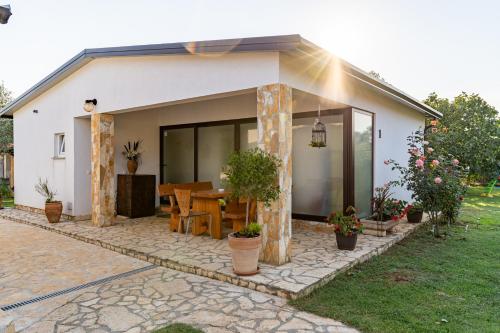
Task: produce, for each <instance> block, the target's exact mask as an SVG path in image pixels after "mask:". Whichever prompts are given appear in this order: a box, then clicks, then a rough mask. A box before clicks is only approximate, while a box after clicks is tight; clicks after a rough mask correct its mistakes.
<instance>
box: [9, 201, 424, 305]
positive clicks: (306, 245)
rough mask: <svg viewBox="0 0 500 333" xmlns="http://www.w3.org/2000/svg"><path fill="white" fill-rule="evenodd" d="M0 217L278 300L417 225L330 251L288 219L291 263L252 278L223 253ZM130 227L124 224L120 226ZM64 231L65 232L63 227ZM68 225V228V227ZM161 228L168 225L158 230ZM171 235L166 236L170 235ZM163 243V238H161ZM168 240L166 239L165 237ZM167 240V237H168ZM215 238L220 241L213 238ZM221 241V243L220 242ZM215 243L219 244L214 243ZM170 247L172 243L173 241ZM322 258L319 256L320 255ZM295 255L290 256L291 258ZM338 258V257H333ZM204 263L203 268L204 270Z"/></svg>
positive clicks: (329, 241)
mask: <svg viewBox="0 0 500 333" xmlns="http://www.w3.org/2000/svg"><path fill="white" fill-rule="evenodd" d="M0 217H3V218H5V219H9V220H11V221H15V222H20V223H25V224H28V225H33V226H37V227H40V228H43V229H46V230H49V231H53V232H56V233H60V234H63V235H66V236H69V237H72V238H75V239H78V240H81V241H84V242H87V243H90V244H94V245H98V246H101V247H103V248H106V249H110V250H112V251H115V252H118V253H122V254H125V255H128V256H131V257H134V258H137V259H141V260H143V261H147V262H150V263H153V264H155V265H159V266H163V267H167V268H171V269H175V270H177V271H182V272H187V273H192V274H196V275H200V276H205V277H208V278H212V279H216V280H220V281H223V282H228V283H231V284H234V285H237V286H241V287H245V288H249V289H252V290H257V291H260V292H265V293H268V294H271V295H277V296H280V297H284V298H292V299H295V298H297V297H300V296H303V295H307V294H308V293H310V292H311V291H313V290H314V289H316V288H318V287H320V286H322V285H324V284H325V283H327V282H329V281H331V280H332V279H333V278H335V276H336V275H337V274H339V273H341V272H344V271H346V270H348V269H349V268H351V267H352V266H354V265H356V264H358V263H360V262H364V261H366V260H368V259H369V258H371V257H373V256H375V255H379V254H381V253H383V252H385V251H386V250H387V249H388V248H389V247H391V246H392V245H394V244H395V243H397V242H399V241H401V240H402V239H404V238H405V237H406V236H407V235H408V234H410V233H411V232H413V231H414V230H415V229H416V228H417V227H418V225H412V224H408V223H402V224H401V225H400V226H399V229H400V230H399V231H398V232H397V233H395V234H392V235H390V236H388V237H383V238H378V237H375V236H362V237H360V240H359V244H360V245H359V246H358V248H359V249H357V250H356V251H353V252H349V251H338V250H336V249H335V241H334V238H335V237H331V235H330V236H328V234H327V233H326V232H328V230H322V232H321V233H318V232H317V231H314V229H318V228H320V229H324V228H323V226H324V224H323V225H321V224H320V225H315V224H314V223H312V224H310V223H304V222H299V221H296V222H294V243H293V244H294V245H296V247H297V249H295V251H296V252H297V254H296V256H294V258H292V263H291V264H287V265H288V266H290V269H287V268H288V267H287V265H283V266H279V267H274V266H269V265H264V264H262V265H261V269H262V273H261V274H259V275H257V276H254V277H238V276H236V275H234V274H232V272H231V270H230V268H229V266H230V254H229V253H228V252H227V253H223V254H219V255H218V256H219V257H223V260H222V261H223V262H222V264H221V265H223V266H224V265H225V267H221V268H213V269H211V268H210V267H211V266H210V265H205V267H202V266H203V264H198V263H195V264H193V260H191V259H192V258H187V259H185V258H184V259H181V260H173V259H172V258H171V257H170V258H168V257H161V256H160V255H152V254H151V252H149V253H147V251H145V250H144V251H140V250H137V249H133V248H131V247H132V246H127V247H125V246H121V245H116V244H112V243H111V242H108V241H103V240H101V239H97V238H98V237H99V235H97V234H96V235H95V238H93V237H90V236H87V235H83V233H84V232H83V231H82V230H83V229H85V230H84V231H85V232H86V233H88V231H89V230H102V229H99V228H96V229H89V228H95V227H88V228H87V227H86V226H85V225H84V224H79V223H84V222H64V223H60V224H53V225H52V224H48V223H47V222H46V220H45V216H43V215H40V214H36V213H27V212H20V211H18V210H15V209H5V210H2V211H0ZM145 221H147V222H141V220H140V219H139V220H137V222H135V226H137V225H138V224H139V223H144V227H145V228H147V227H148V225H146V223H150V224H151V225H152V226H154V227H156V228H158V224H159V223H160V222H157V221H156V220H154V221H153V220H151V221H148V220H145ZM161 223H162V225H165V226H166V223H165V220H164V219H163V222H161ZM128 225H130V223H128V224H124V226H125V227H124V228H123V230H125V228H126V227H127V226H128ZM111 228H118V229H114V230H113V231H115V230H116V232H117V233H119V232H121V231H120V230H121V229H119V227H117V226H115V227H110V228H107V229H111ZM64 229H70V230H64ZM71 229H74V230H71ZM80 229H82V230H80ZM164 229H165V232H166V230H167V229H168V228H166V227H165V228H164ZM162 232H163V229H162ZM154 233H155V231H154V230H152V235H151V237H153V236H155V234H154ZM170 237H171V236H170ZM194 238H196V239H200V237H194ZM202 240H203V241H204V242H205V241H206V242H210V241H213V240H210V239H206V238H205V239H202ZM165 241H166V242H167V240H165ZM170 241H171V240H170ZM171 242H172V241H171ZM215 242H221V241H215ZM222 242H223V241H222ZM177 244H179V246H183V244H185V243H182V242H179V243H177ZM214 244H217V245H220V244H221V243H214ZM174 245H175V244H174ZM223 251H224V249H222V250H218V252H219V253H220V252H223ZM330 254H332V257H331V258H326V257H327V256H328V255H330ZM325 258H326V259H328V260H324V259H325ZM294 259H296V260H294ZM337 259H338V260H337ZM207 266H208V268H207ZM289 271H293V273H294V274H296V273H297V272H306V273H303V275H304V276H301V275H300V274H296V275H295V276H292V278H290V279H288V280H290V281H291V282H287V275H286V274H289V273H290V272H289ZM311 271H316V272H317V275H314V276H311V275H310V274H309V272H311ZM294 278H295V279H299V278H300V282H301V283H294V282H293V281H294Z"/></svg>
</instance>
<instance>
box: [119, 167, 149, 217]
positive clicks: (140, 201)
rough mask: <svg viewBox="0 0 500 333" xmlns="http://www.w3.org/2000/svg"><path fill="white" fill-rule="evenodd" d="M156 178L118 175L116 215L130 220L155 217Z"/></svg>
mask: <svg viewBox="0 0 500 333" xmlns="http://www.w3.org/2000/svg"><path fill="white" fill-rule="evenodd" d="M155 195H156V176H155V175H118V191H117V197H116V201H117V207H116V211H117V214H118V215H122V216H128V217H131V218H136V217H145V216H152V215H155Z"/></svg>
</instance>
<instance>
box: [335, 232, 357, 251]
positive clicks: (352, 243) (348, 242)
mask: <svg viewBox="0 0 500 333" xmlns="http://www.w3.org/2000/svg"><path fill="white" fill-rule="evenodd" d="M335 237H336V238H337V247H338V248H339V250H348V251H352V250H354V249H355V248H356V243H357V241H358V233H353V234H352V235H351V236H344V235H341V234H339V233H335Z"/></svg>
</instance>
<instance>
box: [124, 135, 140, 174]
mask: <svg viewBox="0 0 500 333" xmlns="http://www.w3.org/2000/svg"><path fill="white" fill-rule="evenodd" d="M140 143H141V142H140V141H134V142H133V143H130V141H129V142H127V144H126V145H123V147H124V148H125V150H124V151H123V152H122V154H123V156H125V158H126V159H127V170H128V173H129V174H131V175H135V173H136V172H137V168H138V167H139V158H140V157H141V153H140V152H139V145H140Z"/></svg>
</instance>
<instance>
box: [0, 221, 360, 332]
mask: <svg viewBox="0 0 500 333" xmlns="http://www.w3.org/2000/svg"><path fill="white" fill-rule="evenodd" d="M0 242H1V243H0V244H2V247H1V248H0V286H2V287H1V288H0V300H1V302H0V305H4V300H9V301H10V302H18V301H21V300H25V299H26V298H31V297H34V296H40V295H41V294H46V293H48V292H54V291H57V290H60V289H62V288H66V287H73V286H75V285H77V284H80V283H84V282H89V281H90V280H93V279H97V278H102V277H106V276H109V274H115V273H121V272H123V271H124V270H130V269H135V268H137V267H144V266H150V265H149V264H148V263H146V262H144V261H141V260H137V259H134V258H130V257H128V256H124V255H121V254H118V253H115V252H112V251H109V250H106V249H103V248H102V247H99V246H95V245H92V244H87V243H84V242H81V241H77V240H75V239H71V238H69V237H65V236H62V235H58V234H56V233H52V232H48V231H44V230H41V229H39V228H36V227H33V226H27V225H22V224H18V223H14V222H10V221H6V220H1V219H0ZM3 245H5V246H3ZM4 315H8V316H10V317H11V318H13V319H14V322H15V325H16V329H17V330H18V332H23V333H32V332H39V333H56V332H73V333H75V332H93V333H100V332H128V333H140V332H150V331H151V330H154V329H158V328H160V327H163V326H165V325H168V324H170V323H174V322H182V323H186V324H189V325H193V326H196V327H198V328H200V329H202V330H204V331H205V332H209V333H216V332H218V333H226V332H303V331H307V332H339V333H349V332H352V333H355V332H357V331H356V330H355V329H352V328H350V327H347V326H345V325H343V324H342V323H340V322H338V321H335V320H332V319H326V318H321V317H318V316H315V315H312V314H308V313H305V312H301V311H298V310H296V309H294V308H292V307H290V306H288V305H287V304H286V300H285V299H283V298H280V297H277V296H271V295H268V294H265V293H261V292H257V291H253V290H249V289H248V288H242V287H238V286H234V285H231V284H229V283H224V282H221V281H216V280H214V279H209V278H206V277H201V276H197V275H193V274H188V273H183V272H179V271H175V270H171V269H168V268H164V267H152V268H151V269H149V270H147V271H143V272H140V273H137V274H134V275H130V276H127V277H122V278H119V279H115V280H112V281H107V282H105V283H101V284H99V285H96V286H92V287H89V288H86V289H82V290H77V291H73V292H71V293H68V294H64V295H62V296H57V297H53V298H50V299H46V300H43V301H40V302H36V303H32V304H29V305H24V306H20V307H18V308H15V309H13V310H9V311H7V312H5V313H4Z"/></svg>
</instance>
